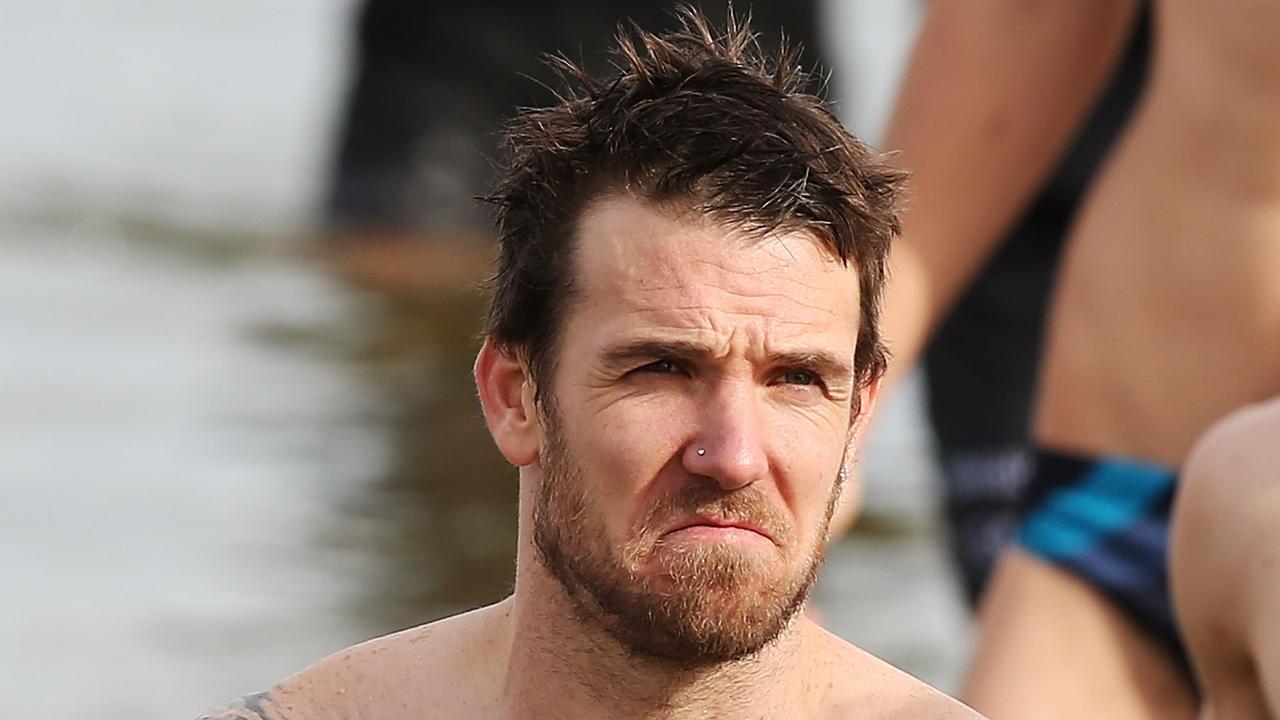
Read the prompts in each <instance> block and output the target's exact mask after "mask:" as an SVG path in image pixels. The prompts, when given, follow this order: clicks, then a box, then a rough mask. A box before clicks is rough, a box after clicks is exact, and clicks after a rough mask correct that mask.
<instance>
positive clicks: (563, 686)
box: [504, 553, 825, 720]
mask: <svg viewBox="0 0 1280 720" xmlns="http://www.w3.org/2000/svg"><path fill="white" fill-rule="evenodd" d="M531 554H532V553H530V555H531ZM522 560H532V558H522ZM535 562H536V561H535ZM531 564H534V563H523V562H518V563H517V567H518V568H519V569H518V571H517V580H516V590H515V594H514V596H513V597H512V598H511V599H510V601H509V602H511V604H512V607H511V614H510V622H511V633H512V635H511V637H512V643H511V646H510V655H509V656H508V662H507V666H506V672H505V683H504V686H505V687H504V701H505V702H504V704H505V705H506V708H507V710H508V712H509V714H510V716H511V717H521V718H560V717H629V718H668V719H672V720H674V719H676V718H685V717H690V718H692V717H700V718H701V717H736V718H754V717H802V716H804V715H805V713H804V712H803V711H804V710H805V708H806V706H808V705H809V704H811V703H812V702H813V701H814V700H815V695H816V693H814V692H811V690H812V689H814V688H820V687H823V686H824V685H825V682H824V681H823V680H822V678H819V677H817V675H818V674H819V673H815V672H812V670H813V669H814V664H813V663H812V662H811V661H810V658H812V657H813V656H814V653H813V646H814V645H815V643H817V642H820V640H819V638H818V637H817V635H818V634H819V633H820V631H818V630H817V628H816V627H815V626H813V625H812V623H810V622H809V621H808V620H806V619H805V618H803V617H800V616H798V617H796V618H795V619H794V620H793V622H792V623H791V624H790V625H789V626H788V627H787V629H786V630H784V631H783V633H782V635H780V636H779V637H778V638H777V639H775V640H774V641H773V642H772V643H770V644H769V645H768V646H766V647H765V648H764V649H762V650H761V651H760V652H758V653H756V654H754V655H752V656H750V657H747V658H744V659H741V660H737V661H731V662H723V663H716V664H710V665H693V664H689V663H680V662H678V661H673V660H667V659H661V658H649V657H639V656H636V655H634V654H633V653H631V652H629V651H628V650H627V649H626V648H624V647H622V646H621V645H619V644H618V642H617V641H616V640H614V639H613V638H612V637H611V636H610V635H609V634H608V633H607V632H605V631H604V630H603V629H602V628H599V627H597V626H595V625H594V624H591V623H588V622H584V621H583V620H581V619H580V618H579V617H578V615H577V614H576V613H575V611H574V609H573V607H572V606H571V605H570V602H571V601H570V600H569V598H568V596H567V595H566V593H565V592H564V590H563V588H561V586H560V585H559V583H558V582H556V580H554V579H553V578H552V577H551V576H550V575H549V574H548V573H547V572H546V571H545V570H544V569H543V568H542V567H541V566H540V565H536V564H534V567H528V566H529V565H531Z"/></svg>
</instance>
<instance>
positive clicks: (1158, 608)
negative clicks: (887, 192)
mask: <svg viewBox="0 0 1280 720" xmlns="http://www.w3.org/2000/svg"><path fill="white" fill-rule="evenodd" d="M1154 11H1155V21H1156V22H1155V26H1154V27H1155V37H1154V41H1155V42H1154V48H1155V49H1154V55H1153V59H1152V66H1151V82H1150V85H1149V88H1148V90H1147V92H1146V94H1145V96H1144V97H1143V98H1142V100H1141V102H1140V105H1139V107H1138V109H1137V112H1136V114H1135V117H1134V120H1133V121H1132V123H1131V124H1130V126H1129V128H1128V129H1127V131H1126V134H1125V136H1124V137H1123V138H1122V140H1121V142H1120V144H1119V145H1118V146H1117V148H1116V150H1115V151H1114V152H1113V153H1112V154H1111V156H1110V158H1109V159H1108V162H1107V166H1106V167H1105V168H1104V171H1103V174H1102V176H1101V177H1100V178H1099V180H1098V182H1097V183H1096V184H1095V187H1094V190H1093V192H1092V194H1091V196H1090V197H1089V199H1088V200H1087V201H1086V204H1085V206H1084V208H1083V209H1082V212H1081V215H1080V218H1079V220H1078V221H1077V223H1076V226H1075V228H1074V230H1073V232H1072V234H1071V237H1070V238H1069V239H1068V242H1067V249H1066V252H1065V257H1064V260H1063V269H1062V272H1061V275H1060V279H1059V282H1058V283H1057V285H1056V288H1055V290H1054V296H1053V301H1052V308H1051V316H1050V320H1049V324H1048V331H1047V337H1046V344H1045V348H1044V351H1043V356H1042V368H1041V372H1040V374H1039V381H1038V399H1037V407H1036V410H1035V412H1034V418H1033V421H1032V422H1033V428H1032V434H1033V438H1034V440H1035V442H1036V444H1037V446H1038V449H1037V463H1036V469H1035V471H1034V474H1033V476H1032V478H1031V480H1030V489H1029V492H1028V495H1029V497H1028V500H1029V503H1028V504H1029V509H1028V512H1027V515H1026V518H1025V520H1024V522H1023V525H1022V528H1021V531H1020V533H1019V542H1020V547H1019V548H1017V549H1015V550H1012V551H1010V552H1007V553H1006V554H1005V556H1004V558H1003V559H1002V561H1001V562H1000V564H999V566H998V568H997V571H996V574H995V578H994V579H993V581H992V585H991V588H990V590H989V591H988V594H987V597H986V599H985V601H984V606H983V618H982V630H981V637H980V642H979V649H978V653H977V657H976V660H975V663H974V667H973V670H972V672H971V674H970V677H969V680H968V682H967V686H966V688H965V690H964V697H965V698H966V699H967V700H969V701H970V702H972V703H973V704H974V706H975V707H977V708H978V709H979V710H981V711H982V712H984V713H987V714H989V715H990V716H992V717H996V718H1004V717H1009V718H1058V717H1061V718H1075V717H1082V716H1086V717H1095V718H1191V717H1194V716H1195V713H1196V706H1197V698H1196V696H1195V691H1194V688H1193V684H1192V682H1191V679H1190V676H1189V674H1188V672H1187V665H1186V659H1185V656H1184V655H1183V653H1182V649H1181V646H1180V642H1179V638H1178V636H1177V631H1176V629H1175V626H1174V619H1173V615H1172V611H1171V608H1170V606H1169V602H1168V591H1167V553H1168V545H1167V543H1168V523H1169V516H1168V511H1169V508H1170V505H1171V499H1172V496H1173V493H1174V490H1175V487H1176V483H1175V480H1176V476H1177V472H1178V469H1179V467H1180V466H1181V465H1182V464H1183V462H1184V460H1185V458H1186V456H1187V453H1188V451H1189V450H1190V448H1191V445H1192V443H1193V442H1194V440H1195V438H1196V437H1198V436H1199V435H1200V434H1201V433H1203V432H1204V430H1205V429H1206V428H1207V427H1208V426H1209V425H1210V424H1211V423H1212V422H1213V421H1214V420H1215V419H1216V418H1218V417H1221V416H1222V415H1224V414H1225V413H1227V412H1229V411H1230V410H1232V409H1234V408H1238V407H1242V406H1244V405H1247V404H1249V403H1253V402H1257V401H1260V400H1262V399H1264V398H1267V397H1271V396H1274V395H1276V394H1277V393H1280V341H1278V340H1277V339H1278V338H1280V293H1277V292H1276V288H1277V287H1280V242H1277V239H1278V238H1280V44H1277V43H1275V42H1274V38H1275V34H1276V31H1277V30H1280V4H1276V3H1274V2H1256V1H1253V0H1231V1H1230V2H1225V3H1214V4H1206V3H1201V2H1196V1H1195V0H1161V1H1160V2H1156V3H1155V4H1154ZM1136 12H1137V6H1136V3H1133V2H1115V1H1114V0H1087V1H1085V2H1059V3H1052V2H1050V3H1025V2H1019V1H1018V0H1000V1H999V2H992V3H983V4H982V6H981V10H980V11H978V10H976V9H975V7H974V6H973V5H972V4H969V3H960V2H953V1H951V0H938V2H936V3H935V4H934V5H933V7H932V11H931V13H930V17H929V18H928V20H927V21H926V25H925V28H924V31H923V32H922V34H921V37H920V42H919V45H918V46H917V51H916V54H915V57H914V59H913V62H912V67H911V70H910V71H909V72H908V78H907V81H906V83H905V85H904V89H903V92H902V96H901V99H900V101H899V104H898V112H897V116H896V118H895V120H894V122H893V123H892V127H891V130H890V133H889V141H888V143H887V144H888V146H889V147H890V148H891V149H896V150H901V153H902V154H901V164H902V165H903V167H905V168H908V169H910V170H911V171H913V173H914V179H913V194H914V196H915V200H914V202H913V210H912V212H911V213H910V215H909V216H907V217H906V219H905V221H904V234H903V242H902V243H899V244H898V245H897V246H896V247H895V250H894V258H893V260H892V262H891V265H892V269H893V273H892V274H893V276H894V277H895V282H894V283H893V284H892V285H891V286H890V287H889V288H888V296H887V299H886V336H887V337H888V340H889V341H890V343H891V346H892V347H893V348H894V350H895V352H896V353H897V355H898V357H900V358H903V359H904V360H905V359H909V358H911V357H913V356H914V355H915V354H917V353H918V352H919V346H920V344H921V343H922V342H923V339H924V337H925V336H927V334H928V333H929V330H930V328H931V327H932V325H933V324H934V323H935V322H936V319H937V318H938V317H939V315H940V314H941V313H942V312H943V311H944V309H945V308H946V307H947V306H948V305H949V304H950V303H951V302H952V301H953V300H954V298H955V297H956V294H957V293H958V292H959V291H960V290H961V289H962V288H963V287H964V286H965V284H966V283H967V282H968V280H969V278H970V277H971V276H972V273H973V272H974V271H975V270H976V269H977V268H978V267H979V266H980V265H981V264H982V263H983V261H984V260H985V259H986V258H987V257H988V256H989V254H990V253H991V252H992V249H993V245H994V239H995V238H997V237H999V236H1000V234H1001V231H1002V229H1003V228H1005V227H1006V226H1007V225H1008V224H1009V223H1010V222H1012V220H1013V219H1014V217H1016V214H1017V212H1018V211H1019V209H1020V208H1021V207H1022V205H1023V203H1024V202H1025V200H1026V199H1027V198H1028V197H1029V196H1030V194H1031V192H1032V191H1033V189H1034V187H1035V186H1036V185H1037V184H1038V182H1039V181H1040V179H1041V178H1042V177H1043V176H1044V174H1045V173H1046V172H1047V171H1048V170H1049V168H1050V167H1052V164H1053V162H1054V160H1055V159H1056V157H1057V155H1058V153H1059V152H1060V151H1061V149H1062V147H1063V146H1064V144H1065V142H1066V140H1067V139H1068V138H1069V137H1070V135H1071V134H1072V132H1073V131H1074V128H1075V127H1076V126H1077V124H1078V121H1079V119H1080V118H1081V117H1082V116H1083V115H1084V114H1085V113H1086V112H1087V110H1088V108H1089V106H1090V104H1091V103H1092V102H1093V100H1094V98H1095V97H1096V93H1097V90H1098V88H1099V86H1100V85H1101V83H1102V81H1103V79H1104V78H1105V77H1107V75H1108V74H1109V72H1110V70H1111V67H1112V66H1113V65H1114V62H1115V59H1116V57H1117V56H1118V54H1119V50H1120V48H1121V47H1122V46H1123V39H1124V38H1125V37H1126V36H1127V35H1128V34H1129V28H1130V25H1131V23H1132V22H1133V19H1134V17H1135V16H1136ZM940 117H945V118H946V122H945V124H944V123H940V122H939V120H938V119H939V118H940ZM975 412H981V409H980V408H975Z"/></svg>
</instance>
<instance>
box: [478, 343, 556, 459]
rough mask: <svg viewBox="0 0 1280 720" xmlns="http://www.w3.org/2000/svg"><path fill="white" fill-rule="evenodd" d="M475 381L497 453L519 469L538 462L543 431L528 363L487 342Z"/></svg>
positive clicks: (481, 348)
mask: <svg viewBox="0 0 1280 720" xmlns="http://www.w3.org/2000/svg"><path fill="white" fill-rule="evenodd" d="M475 378H476V390H477V391H478V392H479V395H480V407H481V409H482V410H483V411H484V420H485V424H486V425H488V426H489V434H490V435H492V436H493V441H494V443H496V444H497V446H498V451H499V452H501V453H502V456H503V457H505V458H506V459H507V461H508V462H510V463H511V464H512V465H515V466H516V467H524V466H526V465H532V464H533V463H535V462H537V460H538V448H539V446H540V441H541V427H540V425H539V423H538V418H537V413H536V410H535V407H534V404H533V380H532V378H531V377H530V376H529V372H528V368H527V367H526V365H525V363H524V362H522V361H521V360H520V359H519V358H517V357H516V356H515V355H514V354H513V353H512V352H510V351H509V350H505V349H502V348H500V347H498V346H497V345H496V344H494V342H493V339H492V338H485V341H484V345H482V346H481V347H480V353H479V354H478V355H477V356H476V364H475Z"/></svg>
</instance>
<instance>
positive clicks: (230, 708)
mask: <svg viewBox="0 0 1280 720" xmlns="http://www.w3.org/2000/svg"><path fill="white" fill-rule="evenodd" d="M271 693H272V691H270V690H268V691H266V692H260V693H254V694H253V695H246V696H244V697H242V698H240V699H239V700H236V701H235V702H233V703H231V704H230V705H227V706H226V707H222V708H218V709H217V710H213V711H211V712H208V713H205V714H204V715H201V716H200V717H198V718H196V720H288V719H287V718H286V717H285V716H284V715H282V714H281V713H280V706H279V705H277V704H276V703H275V702H273V701H272V697H271Z"/></svg>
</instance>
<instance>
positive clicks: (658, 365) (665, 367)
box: [633, 358, 680, 375]
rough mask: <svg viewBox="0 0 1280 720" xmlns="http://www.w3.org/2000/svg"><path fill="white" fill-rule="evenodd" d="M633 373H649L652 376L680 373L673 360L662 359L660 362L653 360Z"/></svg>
mask: <svg viewBox="0 0 1280 720" xmlns="http://www.w3.org/2000/svg"><path fill="white" fill-rule="evenodd" d="M633 372H638V373H649V374H653V375H668V374H670V373H675V372H680V366H679V365H677V364H676V361H675V360H672V359H670V358H663V359H661V360H654V361H653V362H651V363H648V364H646V365H641V366H640V367H638V368H636V369H635V370H634V371H633Z"/></svg>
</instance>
